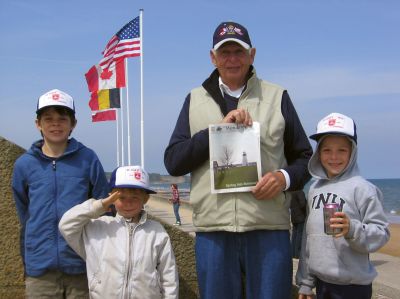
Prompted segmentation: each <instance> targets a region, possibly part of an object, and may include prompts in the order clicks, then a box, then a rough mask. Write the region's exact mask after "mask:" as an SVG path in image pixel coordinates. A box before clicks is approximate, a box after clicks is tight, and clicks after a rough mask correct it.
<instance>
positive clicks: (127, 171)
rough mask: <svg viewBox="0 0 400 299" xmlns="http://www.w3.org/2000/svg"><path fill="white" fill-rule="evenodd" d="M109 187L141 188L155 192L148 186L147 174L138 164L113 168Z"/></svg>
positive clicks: (148, 191)
mask: <svg viewBox="0 0 400 299" xmlns="http://www.w3.org/2000/svg"><path fill="white" fill-rule="evenodd" d="M110 188H111V189H114V188H130V189H143V190H145V191H146V192H147V193H157V192H155V191H154V190H152V189H151V188H150V182H149V175H148V174H147V172H146V171H145V170H144V169H143V168H142V167H140V166H120V167H117V168H116V169H114V171H113V172H112V174H111V178H110Z"/></svg>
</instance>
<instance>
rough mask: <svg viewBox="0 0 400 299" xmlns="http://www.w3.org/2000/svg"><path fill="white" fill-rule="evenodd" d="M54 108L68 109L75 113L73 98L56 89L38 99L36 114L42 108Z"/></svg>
mask: <svg viewBox="0 0 400 299" xmlns="http://www.w3.org/2000/svg"><path fill="white" fill-rule="evenodd" d="M55 106H60V107H65V108H68V109H69V110H71V111H72V112H73V113H75V106H74V100H73V98H72V97H71V96H70V95H69V94H67V93H65V92H63V91H61V90H58V89H52V90H50V91H48V92H46V93H45V94H44V95H42V96H40V97H39V100H38V103H37V110H36V113H39V112H40V111H41V110H42V109H44V108H47V107H55Z"/></svg>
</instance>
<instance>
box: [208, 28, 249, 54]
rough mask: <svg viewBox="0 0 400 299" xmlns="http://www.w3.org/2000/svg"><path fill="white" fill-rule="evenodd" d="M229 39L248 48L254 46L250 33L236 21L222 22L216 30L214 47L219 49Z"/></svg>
mask: <svg viewBox="0 0 400 299" xmlns="http://www.w3.org/2000/svg"><path fill="white" fill-rule="evenodd" d="M229 41H232V42H236V43H238V44H239V45H241V46H242V47H243V48H245V49H246V50H248V49H250V48H251V47H252V46H251V41H250V36H249V33H248V32H247V29H246V28H245V27H243V26H242V25H240V24H238V23H235V22H222V23H221V24H219V25H218V27H217V29H215V31H214V36H213V49H214V50H218V49H219V47H221V46H222V45H223V44H224V43H226V42H229Z"/></svg>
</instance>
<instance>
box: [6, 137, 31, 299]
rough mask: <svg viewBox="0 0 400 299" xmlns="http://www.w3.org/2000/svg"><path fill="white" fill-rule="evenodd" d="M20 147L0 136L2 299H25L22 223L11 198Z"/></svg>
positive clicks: (21, 151)
mask: <svg viewBox="0 0 400 299" xmlns="http://www.w3.org/2000/svg"><path fill="white" fill-rule="evenodd" d="M24 152H25V150H24V149H22V148H21V147H19V146H17V145H15V144H13V143H11V142H9V141H7V140H5V139H4V138H2V137H1V136H0V174H1V176H0V194H2V196H3V199H2V203H1V209H0V227H1V235H0V265H1V266H0V298H14V299H16V298H24V288H25V286H24V270H23V265H22V261H21V257H20V251H19V221H18V217H17V213H16V210H15V205H14V200H13V198H12V190H11V178H12V171H13V167H14V162H15V160H16V159H17V158H18V157H19V156H20V155H21V154H22V153H24Z"/></svg>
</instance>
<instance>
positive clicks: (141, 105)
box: [139, 8, 144, 168]
mask: <svg viewBox="0 0 400 299" xmlns="http://www.w3.org/2000/svg"><path fill="white" fill-rule="evenodd" d="M139 20H140V22H139V23H140V26H139V27H140V157H141V161H142V168H144V134H143V132H144V120H143V44H144V43H143V8H141V9H140V14H139Z"/></svg>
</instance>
